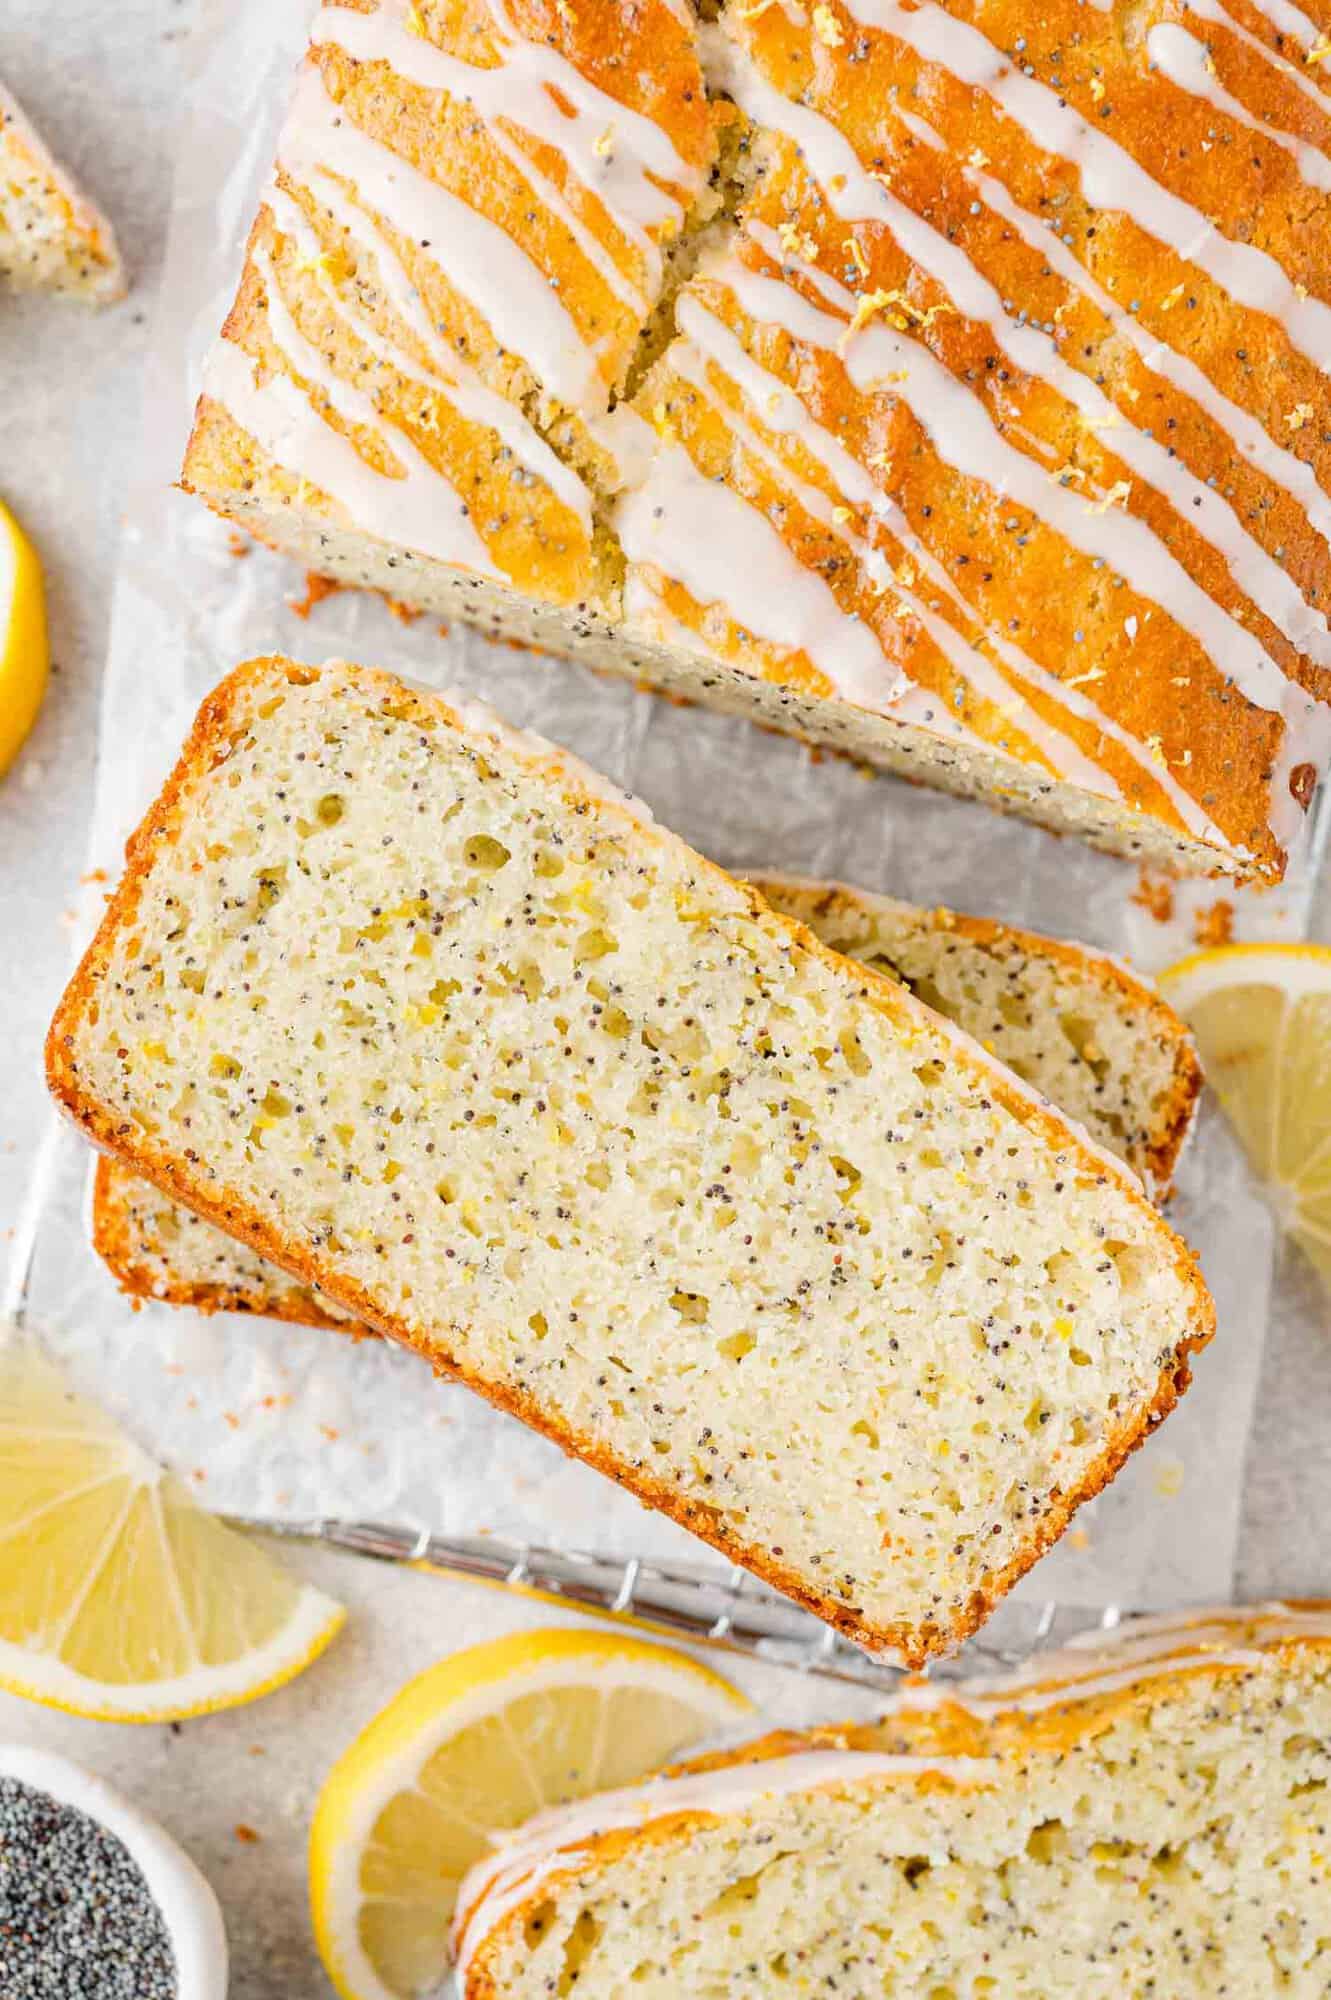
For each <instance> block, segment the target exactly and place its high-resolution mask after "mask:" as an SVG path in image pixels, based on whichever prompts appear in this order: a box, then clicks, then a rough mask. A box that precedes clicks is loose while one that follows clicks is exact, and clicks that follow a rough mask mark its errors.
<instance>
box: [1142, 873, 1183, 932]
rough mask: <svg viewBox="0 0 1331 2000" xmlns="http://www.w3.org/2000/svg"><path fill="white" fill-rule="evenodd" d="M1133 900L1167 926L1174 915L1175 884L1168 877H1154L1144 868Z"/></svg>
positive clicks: (1158, 921)
mask: <svg viewBox="0 0 1331 2000" xmlns="http://www.w3.org/2000/svg"><path fill="white" fill-rule="evenodd" d="M1132 900H1133V902H1134V903H1135V904H1136V905H1137V907H1138V908H1139V909H1142V910H1145V911H1146V912H1147V914H1148V915H1149V916H1152V917H1154V918H1155V921H1156V922H1157V923H1158V924H1167V923H1168V922H1169V920H1170V918H1171V917H1172V916H1173V914H1174V884H1173V882H1172V880H1171V879H1170V877H1169V876H1168V875H1152V873H1151V872H1150V870H1149V869H1148V868H1143V869H1142V871H1141V875H1140V877H1139V878H1138V881H1137V886H1136V888H1135V889H1134V890H1133V892H1132Z"/></svg>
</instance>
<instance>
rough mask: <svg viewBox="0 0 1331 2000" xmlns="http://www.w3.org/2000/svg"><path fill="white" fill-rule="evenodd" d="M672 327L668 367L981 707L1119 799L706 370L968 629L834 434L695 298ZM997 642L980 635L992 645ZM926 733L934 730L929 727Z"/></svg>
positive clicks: (896, 514) (937, 573)
mask: <svg viewBox="0 0 1331 2000" xmlns="http://www.w3.org/2000/svg"><path fill="white" fill-rule="evenodd" d="M734 268H735V266H734V264H733V261H732V260H731V259H729V258H725V259H718V260H715V261H713V262H712V263H710V264H707V265H704V267H703V271H702V275H704V276H706V277H709V278H715V279H716V280H717V281H718V282H720V283H722V284H729V281H730V275H731V272H732V270H733V269H734ZM677 320H678V324H679V327H680V330H681V332H682V333H683V334H684V335H685V336H686V338H685V339H683V340H680V341H676V342H675V344H674V345H673V346H672V347H671V348H670V350H669V353H668V356H667V359H668V362H669V365H670V366H671V367H672V368H673V369H674V371H675V373H676V374H677V375H679V376H680V377H681V378H682V379H683V380H685V381H687V382H690V383H692V384H693V386H694V388H695V389H696V390H697V391H698V393H699V394H700V395H702V396H703V397H705V398H706V400H707V401H708V402H709V404H710V405H711V407H712V408H713V409H714V410H716V411H717V412H718V414H719V415H721V416H722V417H723V419H724V421H725V422H726V424H727V425H728V426H729V428H730V429H731V430H732V431H733V432H734V434H735V435H736V436H737V437H738V438H739V439H740V441H741V442H742V443H743V444H744V446H745V449H746V450H748V451H750V452H752V453H753V454H754V455H755V456H756V457H758V458H760V459H761V460H762V462H763V463H764V464H765V465H766V466H767V467H768V469H769V471H771V472H772V473H774V475H775V476H776V477H777V478H778V479H779V480H781V481H782V482H784V484H785V485H786V486H787V487H788V488H789V490H790V491H791V492H792V493H793V494H794V495H795V497H796V499H798V501H799V503H800V505H801V507H802V508H803V509H804V511H805V512H806V513H807V514H810V515H811V516H812V517H813V518H814V519H815V520H818V521H821V522H822V523H823V525H824V526H825V527H827V528H828V529H829V530H830V531H831V532H832V533H833V534H835V535H836V536H837V537H838V538H839V539H840V540H841V541H842V542H844V543H845V545H846V546H847V547H848V548H849V549H850V550H851V552H852V553H853V554H854V556H855V559H856V561H857V562H858V563H859V564H860V565H861V567H862V568H863V570H864V572H865V574H866V575H867V576H868V577H870V578H871V580H872V581H873V583H874V584H875V586H877V587H879V588H881V589H883V590H887V589H890V590H891V591H892V593H893V594H894V596H895V597H896V598H897V599H898V600H899V601H900V602H901V603H902V604H903V605H904V606H905V607H906V609H907V610H908V611H909V612H910V613H911V615H912V616H913V617H914V618H915V619H916V620H917V621H918V622H919V624H920V625H921V626H922V627H923V629H924V630H925V631H926V632H927V633H928V635H929V637H930V638H931V639H932V640H933V642H934V644H935V645H936V646H937V647H938V649H939V651H940V652H942V653H943V655H944V657H945V658H946V659H947V660H948V662H949V664H950V665H951V666H952V667H953V668H954V669H955V671H956V672H957V673H958V674H959V675H960V676H961V677H962V679H964V680H966V681H967V682H969V683H970V685H971V686H972V687H973V688H974V689H975V690H976V691H977V692H978V693H979V694H981V695H982V696H983V698H984V699H985V700H986V701H989V702H992V703H993V704H994V705H995V707H997V708H999V709H1001V710H1002V711H1003V712H1004V713H1005V714H1007V715H1010V716H1011V717H1012V719H1013V720H1014V721H1015V722H1016V723H1017V726H1018V727H1019V728H1020V729H1021V730H1022V732H1023V733H1024V734H1025V735H1026V736H1027V737H1028V738H1029V739H1030V741H1031V742H1032V743H1034V744H1035V746H1036V747H1037V749H1039V750H1040V751H1042V752H1043V754H1044V755H1045V756H1046V757H1047V758H1048V759H1049V762H1050V764H1051V766H1052V767H1053V770H1054V771H1055V773H1056V774H1058V775H1059V776H1061V777H1064V778H1066V779H1067V780H1068V781H1069V782H1071V783H1072V784H1077V785H1081V786H1082V787H1083V788H1084V789H1085V790H1086V791H1090V792H1098V793H1099V794H1100V795H1101V796H1102V797H1107V798H1118V797H1121V793H1120V791H1119V788H1118V786H1117V785H1116V784H1115V782H1114V780H1113V778H1112V777H1111V776H1110V775H1109V773H1108V772H1106V771H1105V770H1103V769H1102V768H1101V767H1100V766H1099V765H1098V764H1096V763H1094V762H1093V761H1092V759H1091V758H1089V757H1087V756H1085V755H1084V753H1083V752H1082V751H1081V750H1080V748H1079V747H1078V745H1077V744H1076V743H1075V742H1073V740H1072V739H1071V738H1070V737H1068V736H1066V735H1064V734H1063V732H1062V731H1060V730H1057V729H1054V728H1052V727H1051V726H1050V725H1049V724H1048V723H1046V722H1045V721H1044V718H1043V717H1042V716H1040V715H1038V714H1037V713H1036V711H1035V710H1034V709H1033V708H1032V707H1031V706H1030V704H1029V703H1028V702H1026V701H1025V700H1024V699H1023V698H1022V697H1021V695H1020V693H1019V692H1018V690H1017V689H1015V688H1014V687H1013V686H1012V684H1011V682H1009V681H1008V680H1006V679H1005V678H1004V676H1003V675H1002V674H1001V673H1000V672H999V671H998V670H997V668H995V667H994V665H993V664H992V662H991V661H990V660H988V659H987V658H986V657H985V655H984V654H983V653H982V652H980V651H979V650H978V649H977V648H976V647H975V646H973V645H972V644H971V643H970V642H969V641H968V640H967V639H966V637H965V636H964V634H963V633H961V632H959V631H958V630H957V628H956V626H954V625H951V624H949V623H948V621H947V620H946V619H945V618H942V617H940V616H939V615H938V613H937V612H936V611H934V610H932V609H931V608H930V606H929V605H928V604H927V603H926V602H925V601H924V599H923V598H921V597H920V596H919V595H918V594H917V593H916V592H915V591H914V590H912V589H911V588H910V587H909V586H908V585H907V584H906V583H905V582H903V580H902V577H901V575H900V572H899V571H894V570H893V567H892V565H891V563H890V562H889V561H888V558H887V557H886V556H885V555H884V554H883V552H882V550H881V549H876V548H874V547H873V545H872V544H871V543H869V542H867V541H865V540H864V538H863V537H862V536H860V535H857V534H854V533H853V532H852V531H850V530H849V529H848V528H847V527H846V526H845V524H844V523H842V522H838V521H837V519H836V505H835V503H834V502H833V501H832V500H830V499H829V498H828V496H827V494H826V493H824V492H822V491H821V490H820V489H819V488H817V487H815V486H812V485H810V484H809V482H808V481H807V480H802V479H800V478H799V477H798V475H797V474H796V473H794V472H793V471H792V469H791V467H790V466H789V465H788V464H787V463H786V462H785V461H784V460H783V459H782V458H780V456H779V455H778V454H777V453H776V452H774V451H772V450H771V449H770V448H769V447H768V446H767V445H765V444H764V443H763V441H762V440H761V438H759V436H758V435H757V433H756V432H755V431H754V429H753V427H752V426H751V425H749V424H747V423H746V422H745V421H744V420H743V418H742V417H741V416H740V415H739V414H738V413H737V412H736V411H735V410H734V409H732V408H731V407H730V406H729V405H728V404H726V403H724V402H723V401H722V400H721V399H720V398H719V397H717V396H716V395H715V393H714V392H713V390H712V388H711V387H710V384H709V382H708V380H707V375H706V369H705V362H706V361H708V360H710V361H713V362H715V363H716V364H717V366H719V367H720V368H721V369H723V370H724V372H725V373H726V374H727V375H728V376H729V377H730V379H731V380H732V381H733V382H734V383H735V384H736V386H737V387H738V388H739V389H740V390H741V391H742V392H743V394H744V396H745V398H746V399H747V401H748V403H749V405H750V406H751V407H752V408H753V409H755V410H758V411H761V413H762V418H763V422H764V423H765V424H766V425H767V427H768V428H769V429H771V430H774V431H778V432H783V433H786V434H788V435H791V436H794V437H795V438H797V439H798V441H799V443H800V444H801V445H802V446H803V447H804V449H805V450H806V451H807V452H809V454H810V455H811V456H812V457H814V458H816V459H817V460H818V461H819V463H820V464H822V465H823V466H824V467H825V469H826V470H827V471H828V472H830V473H831V474H832V476H833V478H834V479H835V480H836V481H837V484H838V486H839V488H840V492H841V495H842V497H843V499H845V500H847V501H851V502H853V503H854V504H855V505H856V506H859V507H863V508H865V509H866V510H868V511H869V512H870V513H872V514H873V515H874V516H875V517H876V518H877V519H879V520H881V521H882V522H883V523H884V525H885V526H886V527H887V528H888V529H889V531H890V532H891V533H892V534H893V535H894V536H896V538H897V539H898V540H900V541H901V542H902V544H903V546H904V547H906V548H907V549H908V550H909V552H910V554H911V556H912V557H913V559H914V560H915V561H916V562H917V563H918V564H919V566H920V569H921V571H922V572H923V574H924V576H925V577H926V578H927V580H928V582H929V583H930V584H931V585H932V586H934V587H935V588H937V589H938V590H940V591H942V592H943V593H944V594H945V595H946V596H947V597H948V598H949V599H950V601H951V602H952V603H953V604H954V605H955V606H957V607H958V608H959V609H960V610H961V612H962V614H963V616H965V617H966V618H967V619H968V620H972V621H973V620H974V613H973V612H972V611H971V608H970V606H969V605H968V604H967V603H966V601H965V599H964V598H963V597H962V596H961V593H960V592H959V591H958V590H957V589H956V587H955V586H954V585H953V583H952V580H951V578H950V577H949V576H948V574H947V572H946V570H945V569H944V568H943V566H942V565H941V564H940V563H938V562H937V561H936V559H935V558H934V556H933V555H932V553H931V552H930V551H929V550H928V549H927V548H926V547H925V545H924V544H923V543H922V542H921V541H920V539H919V537H918V536H917V535H916V534H915V531H914V529H913V528H912V527H911V525H910V522H909V520H908V519H907V517H906V515H905V514H903V513H902V511H901V509H900V508H899V507H898V506H897V505H896V503H895V502H894V501H893V500H891V499H890V498H889V497H888V496H887V495H886V494H885V493H883V492H882V491H881V490H880V489H879V488H878V487H877V486H876V485H875V484H874V481H873V479H872V477H871V476H870V474H869V473H868V471H867V470H866V469H865V467H864V466H862V465H861V464H860V463H859V461H858V460H857V459H855V458H853V457H852V456H851V454H850V453H849V452H848V451H847V450H846V449H845V447H844V445H840V444H838V443H837V441H836V439H835V438H834V437H832V435H831V433H830V432H828V431H827V430H825V429H824V428H823V427H822V426H821V425H820V424H817V423H815V421H814V419H813V417H812V415H811V414H810V412H809V411H808V410H807V409H806V408H805V406H804V404H803V403H802V402H801V401H800V400H799V398H798V396H796V395H795V393H794V391H793V390H791V389H788V388H786V387H785V386H784V385H783V384H782V383H780V382H779V381H778V380H777V378H776V376H774V375H771V374H769V373H768V372H767V370H766V369H763V368H761V367H759V365H758V364H757V362H755V361H754V360H753V359H752V358H751V356H750V355H749V354H748V353H747V352H746V350H745V348H744V345H743V343H742V342H741V341H740V340H739V339H738V338H737V337H736V336H735V334H733V333H732V332H731V331H730V329H729V328H728V327H727V326H725V325H724V324H723V323H722V322H721V321H720V320H718V319H717V318H716V317H715V315H714V314H712V313H710V312H708V311H707V310H706V308H705V307H704V306H703V305H702V303H701V301H700V300H699V299H698V298H697V297H696V296H694V295H693V294H689V293H686V294H684V295H683V296H682V297H681V299H680V301H679V306H678V310H677ZM994 636H995V635H993V634H986V637H987V638H989V640H990V642H991V643H992V642H993V639H994ZM1002 650H1004V651H1005V656H1006V657H1007V658H1008V660H1009V663H1010V664H1011V665H1013V666H1014V667H1015V669H1016V671H1017V672H1019V673H1022V674H1024V675H1026V677H1027V678H1029V679H1030V680H1032V681H1035V682H1036V683H1037V684H1039V685H1041V686H1043V687H1045V688H1046V691H1047V692H1049V693H1052V694H1055V695H1061V689H1060V688H1059V685H1058V683H1057V682H1056V681H1055V680H1054V678H1053V676H1052V675H1045V674H1044V672H1043V670H1042V669H1041V668H1040V667H1038V666H1037V665H1036V664H1035V663H1034V661H1030V660H1027V659H1026V657H1025V655H1024V654H1022V653H1021V652H1020V651H1019V650H1018V649H1017V648H1016V647H1008V648H1005V649H1002ZM919 692H920V693H921V694H923V695H925V697H926V701H931V702H932V703H933V705H934V707H935V709H936V710H937V711H938V712H939V714H946V712H947V708H946V702H945V700H944V698H943V697H942V696H941V695H933V694H930V693H929V692H928V691H927V690H923V689H921V690H919ZM907 694H908V689H906V688H899V689H898V691H897V693H896V695H894V696H893V697H892V698H891V699H890V700H889V701H888V702H887V703H885V704H881V705H883V706H887V707H889V708H890V709H891V711H892V713H893V714H894V715H897V716H901V715H902V705H903V701H904V699H905V698H906V696H907ZM1097 719H1098V718H1097ZM928 726H935V724H934V723H933V722H931V723H930V724H929V725H928ZM988 747H992V746H988Z"/></svg>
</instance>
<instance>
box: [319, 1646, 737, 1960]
mask: <svg viewBox="0 0 1331 2000" xmlns="http://www.w3.org/2000/svg"><path fill="white" fill-rule="evenodd" d="M750 1712H751V1704H750V1703H749V1702H748V1701H747V1700H746V1698H745V1697H744V1696H743V1695H742V1694H740V1693H739V1692H738V1690H737V1689H735V1688H733V1687H731V1686H730V1684H729V1682H727V1681H724V1680H722V1679H721V1678H720V1676H719V1675H717V1674H714V1673H712V1672H710V1671H709V1669H708V1668H706V1667H701V1666H698V1665H697V1664H696V1662H695V1661H693V1660H690V1659H688V1658H687V1657H686V1656H685V1655H684V1654H682V1653H673V1652H670V1651H668V1650H667V1649H666V1648H665V1647H663V1646H651V1645H648V1644H646V1643H645V1642H644V1641H643V1640H641V1639H628V1638H620V1637H619V1636H618V1635H612V1634H605V1633H599V1632H571V1631H561V1630H549V1631H540V1632H520V1633H515V1634H514V1635H513V1636H512V1637H510V1638H507V1639H500V1640H496V1641H495V1642H494V1643H493V1644H491V1645H486V1646H474V1647H472V1648H471V1649H470V1650H469V1651H468V1652H464V1653H456V1654H454V1655H453V1656H452V1658H450V1659H446V1660H441V1661H440V1662H439V1664H438V1666H435V1667H431V1668H430V1669H429V1670H428V1672H426V1673H423V1674H421V1675H420V1676H419V1678H418V1679H416V1680H414V1681H409V1682H408V1684H407V1686H406V1687H404V1688H403V1690H402V1692H401V1693H400V1694H399V1695H398V1696H397V1697H396V1699H395V1700H393V1701H391V1702H390V1703H389V1705H388V1707H387V1708H385V1709H384V1710H382V1711H381V1713H380V1714H379V1715H377V1716H376V1717H375V1719H374V1721H373V1722H371V1723H370V1725H369V1727H368V1728H367V1729H365V1730H364V1731H363V1732H362V1733H361V1735H360V1736H358V1737H357V1739H356V1741H355V1742H354V1743H353V1744H352V1745H351V1748H350V1749H349V1750H348V1751H347V1752H346V1754H345V1755H344V1756H343V1757H342V1758H341V1759H340V1760H339V1761H338V1763H337V1764H336V1765H335V1766H334V1767H333V1770H332V1772H331V1774H330V1776H329V1778H328V1781H327V1783H326V1784H325V1786H324V1789H323V1792H322V1795H321V1796H320V1799H319V1804H318V1807H317V1809H316V1811H315V1815H314V1825H313V1828H312V1830H311V1834H310V1899H311V1906H312V1913H313V1917H314V1934H315V1937H316V1938H317V1940H318V1944H319V1951H320V1953H321V1955H322V1957H323V1962H324V1966H325V1969H326V1970H327V1972H328V1976H329V1978H330V1979H331V1980H332V1982H333V1984H334V1986H335V1987H336V1988H337V1990H338V1992H339V1993H340V1994H342V1995H343V2000H409V1996H417V1995H423V1994H433V1993H435V1992H436V1991H437V1990H438V1988H439V1986H440V1982H441V1981H442V1979H443V1977H444V1974H445V1971H446V1968H447V1964H448V1926H449V1919H450V1917H451V1916H452V1913H453V1905H454V1903H455V1902H456V1900H457V1891H458V1884H459V1882H460V1881H461V1879H462V1877H463V1875H464V1874H465V1873H466V1871H467V1870H468V1868H470V1867H471V1865H472V1863H473V1862H474V1861H478V1860H480V1859H481V1857H482V1856H483V1855H485V1854H486V1853H488V1852H489V1849H490V1835H491V1834H492V1833H498V1832H501V1831H503V1830H504V1829H505V1828H508V1827H512V1826H517V1825H520V1823H521V1822H522V1821H523V1820H525V1819H528V1818H529V1817H530V1816H531V1814H532V1813H534V1812H537V1811H539V1809H540V1808H541V1807H542V1806H547V1805H555V1804H558V1803H561V1802H564V1801H567V1800H569V1799H579V1798H583V1797H585V1796H586V1795H587V1793H589V1792H595V1791H603V1790H608V1789H610V1788H612V1787H613V1786H616V1785H626V1784H631V1783H633V1782H634V1781H635V1780H636V1779H638V1778H641V1777H643V1776H644V1775H645V1774H646V1773H647V1772H648V1771H650V1770H653V1769H654V1768H655V1767H656V1766H657V1765H659V1764H662V1763H667V1762H669V1760H670V1759H671V1758H672V1757H674V1756H676V1755H677V1754H678V1753H679V1752H680V1751H681V1750H683V1749H685V1748H686V1747H687V1746H688V1745H689V1744H691V1743H696V1742H697V1741H698V1739H699V1738H700V1737H701V1736H704V1735H707V1734H710V1733H714V1732H715V1731H717V1730H719V1729H724V1728H727V1727H731V1726H733V1725H734V1724H735V1723H736V1722H738V1721H740V1720H742V1719H743V1718H744V1717H745V1716H746V1715H748V1714H749V1713H750Z"/></svg>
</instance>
